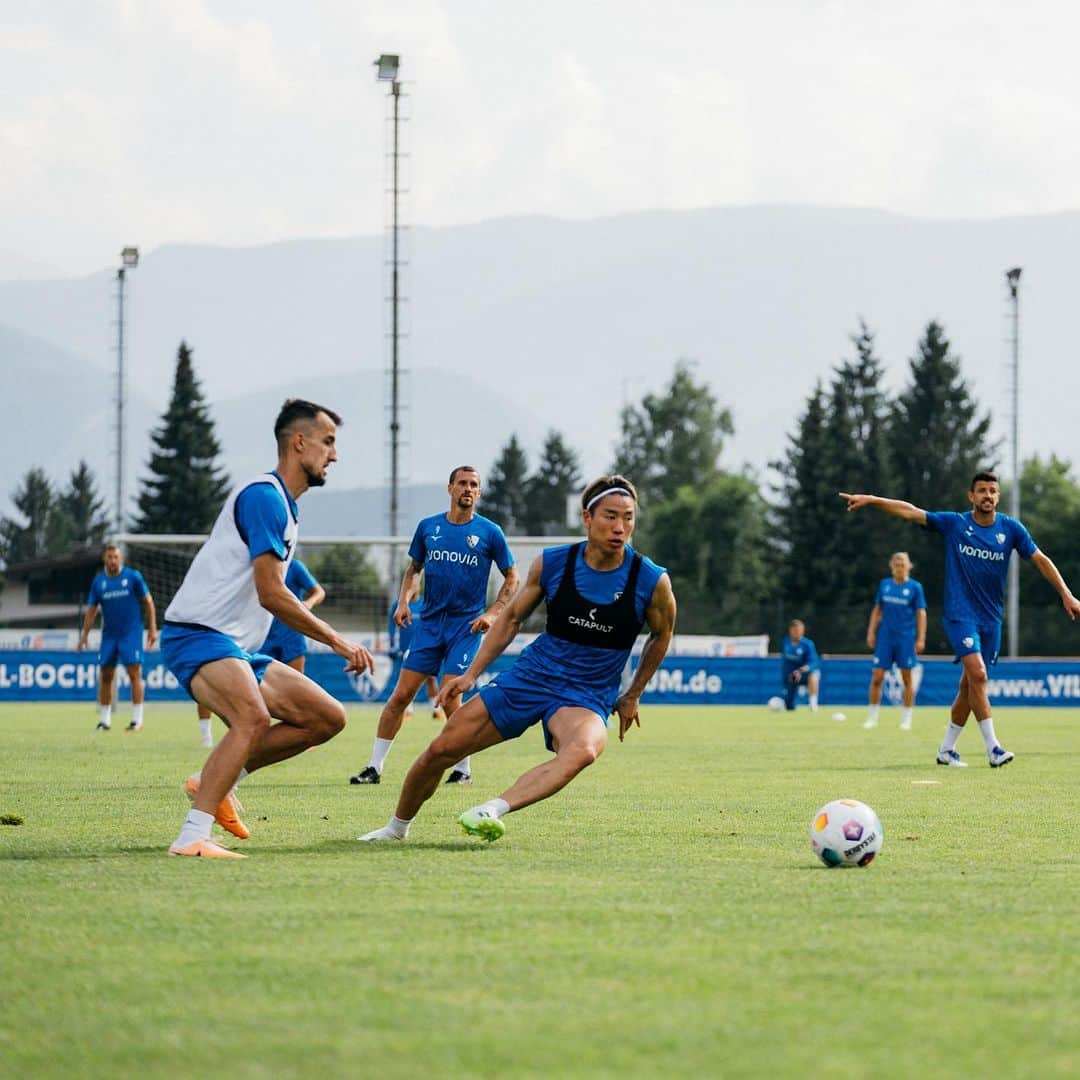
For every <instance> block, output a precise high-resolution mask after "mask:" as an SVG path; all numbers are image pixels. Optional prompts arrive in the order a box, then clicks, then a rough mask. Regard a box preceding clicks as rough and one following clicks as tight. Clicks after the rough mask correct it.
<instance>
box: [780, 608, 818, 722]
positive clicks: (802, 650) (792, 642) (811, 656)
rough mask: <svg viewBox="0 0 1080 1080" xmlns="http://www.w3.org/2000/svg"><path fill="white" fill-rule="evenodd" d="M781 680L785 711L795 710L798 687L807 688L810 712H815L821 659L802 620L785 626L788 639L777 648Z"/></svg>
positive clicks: (796, 620) (793, 620)
mask: <svg viewBox="0 0 1080 1080" xmlns="http://www.w3.org/2000/svg"><path fill="white" fill-rule="evenodd" d="M780 655H781V657H782V664H781V668H780V670H781V672H782V675H781V681H782V682H783V684H784V708H785V709H787V711H788V712H794V711H795V698H796V697H797V696H798V693H799V687H800V686H802V685H804V684H805V685H806V692H807V694H808V695H809V697H810V711H811V712H817V707H818V686H819V685H820V683H821V658H820V657H819V656H818V651H817V649H816V648H815V647H814V643H813V642H812V641H811V640H810V639H809V638H808V637H807V636H806V625H805V624H804V623H803V621H802V619H792V620H791V622H789V623H788V632H787V637H785V638H784V640H783V642H782V643H781V645H780Z"/></svg>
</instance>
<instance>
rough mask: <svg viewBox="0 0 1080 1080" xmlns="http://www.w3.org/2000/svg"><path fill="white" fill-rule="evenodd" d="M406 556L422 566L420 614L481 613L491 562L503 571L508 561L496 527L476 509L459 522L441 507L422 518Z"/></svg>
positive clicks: (510, 563)
mask: <svg viewBox="0 0 1080 1080" xmlns="http://www.w3.org/2000/svg"><path fill="white" fill-rule="evenodd" d="M409 558H410V559H412V561H413V562H415V563H419V564H420V565H422V566H423V568H424V607H423V617H424V619H433V618H436V617H437V616H440V615H450V616H453V617H457V618H475V617H476V616H477V615H480V614H482V613H483V611H484V609H485V608H486V607H487V586H488V577H489V576H490V574H491V564H492V563H494V564H495V565H496V566H497V567H498V568H499V569H500V570H501V571H503V573H505V572H506V571H507V570H509V569H510V567H511V566H513V565H514V557H513V555H511V554H510V548H509V546H508V545H507V543H506V537H505V536H503V531H502V529H500V528H499V526H498V525H496V524H495V522H494V521H489V520H488V519H487V518H486V517H483V516H482V515H480V514H476V515H474V516H473V518H472V519H471V520H470V521H466V522H464V523H463V524H461V525H455V524H453V523H452V522H451V521H450V519H449V518H448V517H447V515H446V514H445V513H444V514H435V515H434V516H432V517H427V518H423V519H422V520H421V521H420V524H419V525H417V526H416V532H415V533H413V539H412V543H411V544H410V545H409Z"/></svg>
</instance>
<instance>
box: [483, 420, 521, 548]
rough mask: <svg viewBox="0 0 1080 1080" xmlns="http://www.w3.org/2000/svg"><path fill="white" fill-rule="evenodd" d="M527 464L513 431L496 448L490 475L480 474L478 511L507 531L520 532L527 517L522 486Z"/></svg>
mask: <svg viewBox="0 0 1080 1080" xmlns="http://www.w3.org/2000/svg"><path fill="white" fill-rule="evenodd" d="M528 472H529V466H528V462H527V460H526V458H525V451H524V450H523V449H522V448H521V443H519V442H518V437H517V435H516V434H514V435H511V436H510V441H509V442H507V444H506V445H505V446H504V447H503V448H502V450H500V451H499V456H498V458H496V460H495V464H494V465H492V466H491V472H490V474H489V475H488V476H487V477H486V478H484V477H481V485H482V487H481V498H480V505H479V510H480V513H481V514H483V515H484V516H485V517H487V518H490V519H491V520H492V521H494V522H495V523H496V524H497V525H499V526H501V527H502V529H503V531H504V532H506V533H518V534H520V533H522V531H523V530H524V528H525V520H526V517H527V509H526V498H525V486H526V483H527V480H528Z"/></svg>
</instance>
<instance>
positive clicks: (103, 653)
mask: <svg viewBox="0 0 1080 1080" xmlns="http://www.w3.org/2000/svg"><path fill="white" fill-rule="evenodd" d="M142 641H143V630H142V627H141V626H140V627H139V628H138V630H134V631H131V632H129V633H127V634H124V635H123V637H113V635H112V634H107V633H104V632H102V635H101V646H100V647H99V649H98V664H99V665H100V666H101V667H108V668H111V667H116V665H117V664H122V665H123V666H124V667H130V666H131V665H132V664H141V663H142V658H143V655H142V652H143V650H142Z"/></svg>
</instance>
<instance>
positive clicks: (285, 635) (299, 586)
mask: <svg viewBox="0 0 1080 1080" xmlns="http://www.w3.org/2000/svg"><path fill="white" fill-rule="evenodd" d="M318 584H319V583H318V582H317V581H316V580H315V575H314V574H312V572H311V571H310V570H309V569H308V568H307V567H306V566H305V565H304V564H303V563H302V562H301V561H300V560H299V559H293V561H292V562H291V563H289V568H288V570H286V571H285V588H286V589H288V590H289V592H291V593H292V594H293V596H295V597H296V599H297V600H305V599H306V598H307V596H308V594H309V593H311V591H312V590H313V589H314V588H315V586H316V585H318ZM259 652H261V653H266V655H267V656H272V657H273V658H274V659H275V660H280V661H281V662H282V663H283V664H288V663H289V662H290V661H292V660H295V659H296V658H297V657H298V656H303V655H304V654H305V653H306V652H307V638H306V637H304V635H303V634H301V633H300V631H299V630H294V629H293V628H292V627H291V626H289V625H287V624H286V623H283V622H282V621H281V620H280V619H278V618H275V619H274V621H273V622H272V623H271V624H270V632H269V633H268V634H267V635H266V640H265V641H264V642H263V643H262V648H260V649H259Z"/></svg>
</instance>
